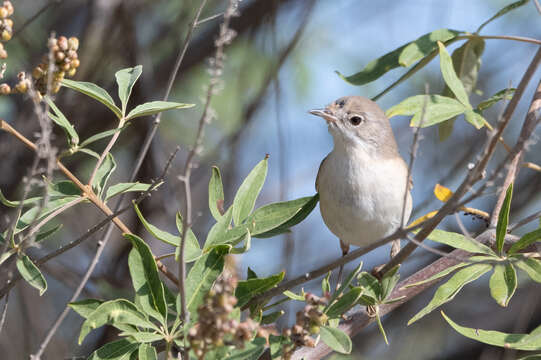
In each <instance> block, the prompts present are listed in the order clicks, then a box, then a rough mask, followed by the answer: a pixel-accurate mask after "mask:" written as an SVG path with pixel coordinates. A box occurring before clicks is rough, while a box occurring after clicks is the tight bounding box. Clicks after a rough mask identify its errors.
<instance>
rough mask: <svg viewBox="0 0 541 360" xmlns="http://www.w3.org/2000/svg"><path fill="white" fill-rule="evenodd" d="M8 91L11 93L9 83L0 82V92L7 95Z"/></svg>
mask: <svg viewBox="0 0 541 360" xmlns="http://www.w3.org/2000/svg"><path fill="white" fill-rule="evenodd" d="M9 93H11V88H10V87H9V85H8V84H6V83H3V84H0V94H2V95H8V94H9Z"/></svg>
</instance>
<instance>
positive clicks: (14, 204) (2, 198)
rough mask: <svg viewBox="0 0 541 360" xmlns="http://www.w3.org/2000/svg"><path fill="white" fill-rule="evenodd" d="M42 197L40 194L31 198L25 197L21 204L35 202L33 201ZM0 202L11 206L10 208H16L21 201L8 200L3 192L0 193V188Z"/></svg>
mask: <svg viewBox="0 0 541 360" xmlns="http://www.w3.org/2000/svg"><path fill="white" fill-rule="evenodd" d="M41 199H42V197H41V196H36V197H33V198H28V199H25V200H24V201H23V206H26V205H30V204H35V203H39V202H40V201H41ZM0 202H1V203H2V204H4V205H5V206H7V207H11V208H16V207H18V206H19V205H20V204H21V202H20V201H16V200H8V199H7V198H6V197H5V196H4V194H3V193H2V190H0Z"/></svg>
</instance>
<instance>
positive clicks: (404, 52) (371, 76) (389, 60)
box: [337, 29, 461, 85]
mask: <svg viewBox="0 0 541 360" xmlns="http://www.w3.org/2000/svg"><path fill="white" fill-rule="evenodd" d="M459 34H461V32H460V31H455V30H450V29H438V30H435V31H432V32H430V33H427V34H425V35H423V36H421V37H420V38H418V39H416V40H414V41H412V42H409V43H407V44H405V45H403V46H401V47H399V48H397V49H395V50H393V51H391V52H389V53H387V54H385V55H383V56H382V57H380V58H377V59H375V60H372V61H371V62H369V63H368V64H367V65H366V66H365V67H364V69H362V70H361V71H359V72H358V73H356V74H353V75H350V76H344V75H342V74H340V73H339V72H337V74H338V75H339V76H340V77H341V78H342V79H344V80H345V81H347V82H349V83H350V84H353V85H364V84H368V83H370V82H372V81H374V80H376V79H378V78H379V77H380V76H382V75H383V74H385V73H386V72H388V71H390V70H392V69H395V68H397V67H399V66H403V67H408V66H410V65H412V64H413V63H415V62H416V61H418V60H421V59H422V58H424V57H425V56H427V55H429V54H430V53H431V52H432V51H433V50H435V49H437V41H443V42H446V41H449V40H451V39H453V38H455V37H456V36H458V35H459Z"/></svg>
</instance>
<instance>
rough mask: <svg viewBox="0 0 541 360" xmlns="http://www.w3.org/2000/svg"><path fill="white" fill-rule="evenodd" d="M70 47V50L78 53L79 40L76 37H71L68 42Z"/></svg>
mask: <svg viewBox="0 0 541 360" xmlns="http://www.w3.org/2000/svg"><path fill="white" fill-rule="evenodd" d="M68 47H69V49H70V50H74V51H77V49H79V39H77V38H76V37H75V36H72V37H70V38H69V40H68Z"/></svg>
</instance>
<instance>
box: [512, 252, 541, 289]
mask: <svg viewBox="0 0 541 360" xmlns="http://www.w3.org/2000/svg"><path fill="white" fill-rule="evenodd" d="M516 265H517V267H518V268H519V269H521V270H522V271H524V272H525V273H526V274H528V276H529V277H530V278H531V279H532V280H533V281H535V282H538V283H541V261H539V260H537V259H533V258H524V259H522V260H521V261H518V262H517V263H516Z"/></svg>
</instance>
